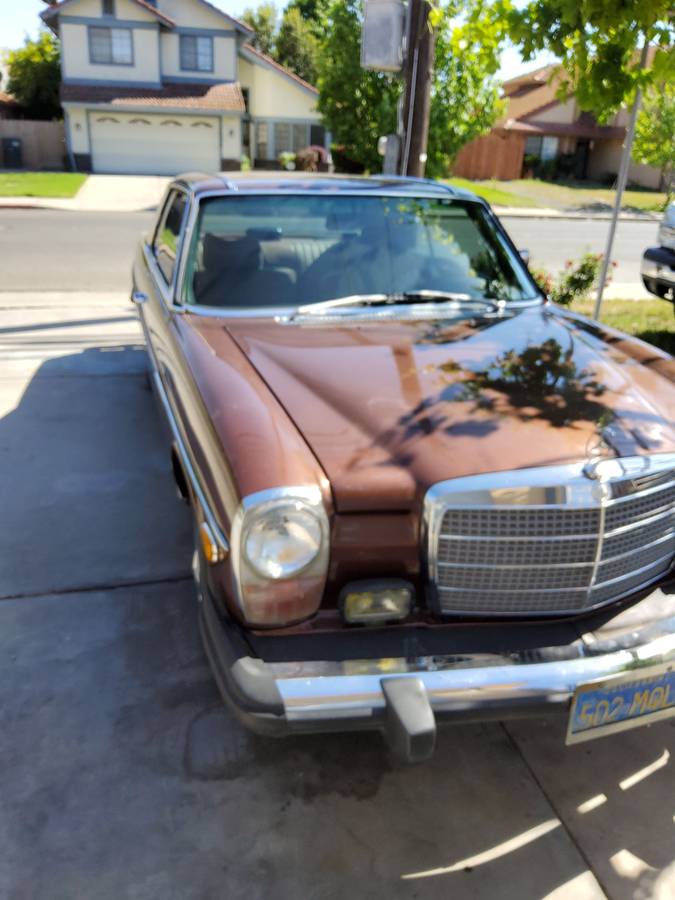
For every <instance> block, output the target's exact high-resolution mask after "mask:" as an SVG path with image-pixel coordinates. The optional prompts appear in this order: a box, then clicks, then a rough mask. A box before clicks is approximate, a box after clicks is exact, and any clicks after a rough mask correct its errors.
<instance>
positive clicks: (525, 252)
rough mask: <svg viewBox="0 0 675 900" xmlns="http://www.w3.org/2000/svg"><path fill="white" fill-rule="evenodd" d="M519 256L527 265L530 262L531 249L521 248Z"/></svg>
mask: <svg viewBox="0 0 675 900" xmlns="http://www.w3.org/2000/svg"><path fill="white" fill-rule="evenodd" d="M518 256H520V258H521V259H522V261H523V262H524V263H525V265H526V266H529V264H530V251H529V250H519V251H518Z"/></svg>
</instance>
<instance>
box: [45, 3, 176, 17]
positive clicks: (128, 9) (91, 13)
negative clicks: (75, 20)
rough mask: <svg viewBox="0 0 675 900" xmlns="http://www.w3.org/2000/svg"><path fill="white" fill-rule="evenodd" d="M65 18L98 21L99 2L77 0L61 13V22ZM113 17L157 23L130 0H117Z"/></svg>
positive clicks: (99, 14)
mask: <svg viewBox="0 0 675 900" xmlns="http://www.w3.org/2000/svg"><path fill="white" fill-rule="evenodd" d="M162 5H163V4H162ZM67 16H87V17H91V18H93V19H99V18H100V17H101V0H78V2H76V3H71V4H70V5H69V6H68V8H67V10H64V12H63V13H61V16H60V18H61V21H63V20H64V19H65V18H66V17H67ZM115 16H116V18H118V19H134V20H136V21H139V22H155V21H157V17H156V16H155V15H154V14H153V13H151V12H150V11H149V10H145V9H143V7H142V6H139V5H138V3H133V2H132V0H117V2H116V4H115Z"/></svg>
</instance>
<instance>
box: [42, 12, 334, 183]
mask: <svg viewBox="0 0 675 900" xmlns="http://www.w3.org/2000/svg"><path fill="white" fill-rule="evenodd" d="M45 2H47V3H48V8H47V9H46V10H44V11H43V12H42V14H41V15H42V18H43V20H44V21H45V22H46V24H47V25H48V26H49V27H50V28H51V29H52V30H53V31H54V32H55V33H56V34H57V35H58V36H59V38H60V42H61V79H62V85H61V100H62V104H63V109H64V115H65V131H66V144H67V149H68V155H69V157H70V162H71V166H72V167H73V168H74V169H77V170H80V171H93V172H124V173H135V174H160V175H173V174H176V173H177V172H180V171H186V170H190V169H192V170H195V169H199V170H205V171H219V170H220V171H223V170H229V169H238V168H240V166H241V158H242V155H245V156H247V157H249V159H250V160H251V161H252V163H253V164H254V165H256V166H260V167H274V166H275V165H276V164H277V160H278V157H279V154H280V153H282V152H284V151H297V150H300V149H302V148H303V147H306V146H308V145H309V144H320V145H324V144H325V138H326V135H325V132H324V129H323V128H322V126H321V124H320V118H319V114H318V112H317V111H316V101H317V91H316V89H315V88H314V87H312V85H310V84H307V82H305V81H303V80H302V79H301V78H298V76H297V75H295V74H293V73H292V72H290V71H288V70H287V69H284V68H283V67H282V66H280V65H278V64H277V63H276V62H274V60H272V59H270V58H269V57H267V56H265V55H264V54H262V53H260V52H258V51H257V50H255V49H254V48H253V47H251V46H250V44H249V41H250V39H251V37H252V35H253V32H252V31H251V29H250V28H248V26H246V25H244V24H243V23H242V22H239V21H238V20H237V19H234V18H232V17H231V16H228V15H226V14H225V13H224V12H222V11H221V10H219V9H218V8H217V7H215V6H213V5H212V4H211V3H208V2H206V0H60V2H56V0H45Z"/></svg>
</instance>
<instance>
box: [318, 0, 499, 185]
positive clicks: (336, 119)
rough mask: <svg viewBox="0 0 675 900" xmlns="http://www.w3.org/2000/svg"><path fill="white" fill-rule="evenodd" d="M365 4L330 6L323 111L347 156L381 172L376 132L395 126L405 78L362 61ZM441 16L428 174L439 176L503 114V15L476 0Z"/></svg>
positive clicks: (340, 0) (322, 63)
mask: <svg viewBox="0 0 675 900" xmlns="http://www.w3.org/2000/svg"><path fill="white" fill-rule="evenodd" d="M438 9H439V7H437V10H438ZM360 10H361V6H360V3H359V2H357V0H335V2H333V3H332V4H331V6H330V7H329V9H328V11H327V24H326V28H325V39H324V41H323V42H322V44H321V49H320V54H319V64H318V69H319V79H318V87H319V111H320V112H321V114H322V116H323V118H324V121H325V123H326V125H327V127H328V128H329V129H330V131H331V132H332V133H333V138H334V140H335V143H336V144H338V145H339V146H341V147H343V148H344V155H345V156H346V157H347V159H348V160H350V161H351V162H353V163H355V164H357V165H359V166H360V167H363V168H365V169H368V170H370V171H378V170H379V169H380V168H381V166H382V160H381V158H380V157H379V155H378V153H377V139H378V137H379V136H380V135H383V134H390V133H392V132H394V131H395V130H396V105H397V101H398V98H399V96H400V94H401V90H402V83H401V80H400V79H398V78H395V77H392V76H391V75H386V74H383V73H381V72H370V71H366V70H364V69H362V68H361V63H360V40H361V12H360ZM435 21H436V23H437V24H436V28H437V37H436V56H435V72H434V81H433V85H432V99H431V115H430V127H429V148H428V161H427V174H428V175H430V176H432V177H441V176H443V175H447V174H448V169H449V166H450V164H451V162H452V160H453V158H454V157H455V155H456V154H457V152H458V151H459V150H460V148H461V147H462V146H463V145H464V144H465V143H467V142H468V141H470V140H472V139H473V138H475V137H478V136H480V135H481V134H483V133H485V132H486V131H488V130H489V129H490V127H491V126H492V124H493V123H494V121H495V118H496V116H497V115H498V113H499V110H500V108H501V107H500V103H499V98H498V91H497V86H496V82H495V80H494V75H495V73H496V71H497V68H498V66H499V49H500V46H501V41H502V39H503V35H504V22H503V20H500V19H498V18H497V17H495V16H494V15H493V11H492V10H491V9H487V10H484V9H483V6H482V4H478V3H475V4H474V3H473V2H471V0H457V2H454V3H453V4H446V5H445V6H444V7H443V8H442V15H439V16H436V17H435Z"/></svg>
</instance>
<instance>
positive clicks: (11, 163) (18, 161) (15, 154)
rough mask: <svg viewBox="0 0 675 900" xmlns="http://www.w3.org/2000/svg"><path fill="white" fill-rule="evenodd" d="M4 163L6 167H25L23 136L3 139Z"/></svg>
mask: <svg viewBox="0 0 675 900" xmlns="http://www.w3.org/2000/svg"><path fill="white" fill-rule="evenodd" d="M2 164H3V165H4V167H5V168H6V169H23V146H22V144H21V138H11V137H10V138H3V139H2Z"/></svg>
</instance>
